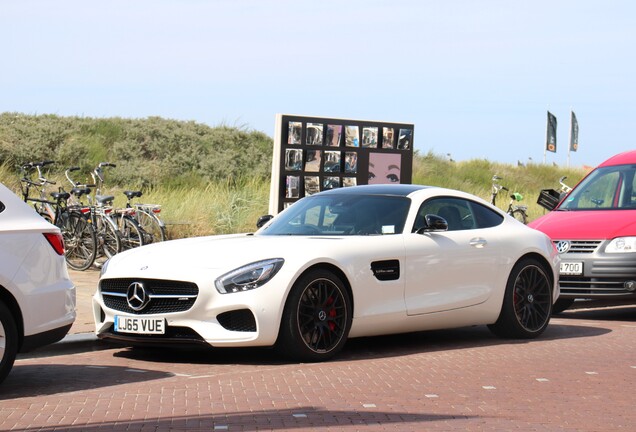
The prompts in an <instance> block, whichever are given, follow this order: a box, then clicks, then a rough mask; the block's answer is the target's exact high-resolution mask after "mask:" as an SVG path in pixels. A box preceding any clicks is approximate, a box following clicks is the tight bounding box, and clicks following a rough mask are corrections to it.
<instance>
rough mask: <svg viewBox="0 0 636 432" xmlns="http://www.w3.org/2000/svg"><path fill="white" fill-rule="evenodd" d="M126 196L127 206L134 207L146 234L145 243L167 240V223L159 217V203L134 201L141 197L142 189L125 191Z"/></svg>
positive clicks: (135, 214) (136, 216) (138, 221)
mask: <svg viewBox="0 0 636 432" xmlns="http://www.w3.org/2000/svg"><path fill="white" fill-rule="evenodd" d="M124 195H125V196H126V208H134V209H135V213H134V217H135V220H136V221H137V223H138V224H139V226H140V227H141V229H142V230H143V234H144V244H150V243H157V242H161V241H165V240H166V239H167V236H166V225H165V224H164V223H163V221H162V220H161V219H160V218H159V213H160V212H161V206H160V205H159V204H141V203H132V202H131V200H132V199H133V198H140V197H141V196H142V195H143V193H142V192H141V191H124Z"/></svg>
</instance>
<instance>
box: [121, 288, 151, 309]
mask: <svg viewBox="0 0 636 432" xmlns="http://www.w3.org/2000/svg"><path fill="white" fill-rule="evenodd" d="M126 300H127V302H128V306H130V308H131V309H132V310H134V311H140V310H142V309H143V308H145V307H146V305H147V304H148V301H150V297H149V296H148V294H147V293H146V287H144V284H142V283H141V282H133V283H131V284H130V285H129V286H128V291H126Z"/></svg>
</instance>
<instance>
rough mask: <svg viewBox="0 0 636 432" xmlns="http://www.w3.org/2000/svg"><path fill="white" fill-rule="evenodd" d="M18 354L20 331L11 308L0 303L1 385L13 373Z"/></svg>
mask: <svg viewBox="0 0 636 432" xmlns="http://www.w3.org/2000/svg"><path fill="white" fill-rule="evenodd" d="M17 353H18V330H17V328H16V325H15V321H14V320H13V315H12V314H11V311H10V310H9V308H8V307H7V306H6V305H5V304H4V303H2V302H0V383H1V382H2V381H4V379H5V378H6V377H7V375H8V374H9V371H11V368H12V367H13V362H14V361H15V357H16V355H17Z"/></svg>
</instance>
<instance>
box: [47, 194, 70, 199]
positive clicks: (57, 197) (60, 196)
mask: <svg viewBox="0 0 636 432" xmlns="http://www.w3.org/2000/svg"><path fill="white" fill-rule="evenodd" d="M51 196H52V197H53V198H54V199H56V200H67V199H69V198H70V197H71V194H70V193H68V192H51Z"/></svg>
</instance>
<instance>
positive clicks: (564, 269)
mask: <svg viewBox="0 0 636 432" xmlns="http://www.w3.org/2000/svg"><path fill="white" fill-rule="evenodd" d="M559 274H562V275H581V274H583V263H582V262H580V261H579V262H562V263H561V267H560V268H559Z"/></svg>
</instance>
